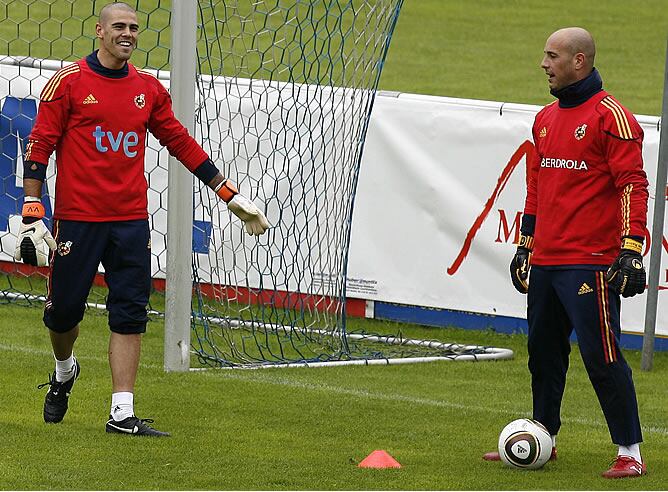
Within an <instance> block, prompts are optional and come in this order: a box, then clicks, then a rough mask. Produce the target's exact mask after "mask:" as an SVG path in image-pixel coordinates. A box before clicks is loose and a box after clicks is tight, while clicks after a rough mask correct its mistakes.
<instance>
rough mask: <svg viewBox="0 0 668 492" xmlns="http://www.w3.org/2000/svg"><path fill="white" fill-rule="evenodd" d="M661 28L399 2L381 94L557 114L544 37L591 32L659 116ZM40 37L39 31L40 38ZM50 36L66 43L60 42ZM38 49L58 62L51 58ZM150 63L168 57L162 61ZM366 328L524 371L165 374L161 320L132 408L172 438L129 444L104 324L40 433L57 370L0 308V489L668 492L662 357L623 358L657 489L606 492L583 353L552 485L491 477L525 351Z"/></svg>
mask: <svg viewBox="0 0 668 492" xmlns="http://www.w3.org/2000/svg"><path fill="white" fill-rule="evenodd" d="M10 3H12V2H10ZM16 3H17V2H13V4H14V5H16ZM47 3H48V2H47ZM53 3H54V4H57V6H58V8H55V9H54V12H58V13H60V14H62V13H63V12H65V11H66V9H65V7H66V6H67V5H68V4H70V3H71V2H64V1H62V0H58V2H53ZM79 3H81V4H82V5H83V4H85V6H86V8H81V9H75V10H76V11H77V12H78V13H79V14H80V15H81V16H82V17H84V18H85V17H86V16H87V15H89V14H88V13H87V12H88V11H87V10H86V9H90V7H91V4H92V2H90V1H87V2H79ZM98 3H100V2H98ZM153 3H155V2H153ZM6 5H7V2H4V1H0V39H4V40H9V39H12V38H11V37H10V36H11V35H12V33H13V32H14V31H13V27H12V24H11V23H7V22H6V18H3V17H2V15H3V12H5V15H7V14H6V13H7V12H10V11H9V10H8V9H7V8H5V7H6ZM45 5H46V4H45V3H44V2H42V4H41V7H42V8H43V7H44V6H45ZM160 5H161V6H163V7H164V6H165V5H167V2H160ZM35 6H36V7H40V5H38V4H35ZM10 13H11V12H10ZM163 14H164V12H163ZM666 21H668V11H667V10H666V9H665V2H663V1H662V0H643V1H642V2H633V3H632V2H622V1H620V0H608V1H605V2H598V3H594V2H578V1H575V0H565V1H562V2H560V3H559V4H558V5H555V4H553V3H549V2H540V1H537V0H532V1H529V0H508V1H504V2H500V1H495V0H476V1H475V2H467V1H464V0H461V1H460V0H457V1H454V0H405V5H404V9H403V12H402V15H401V17H400V20H399V23H398V25H397V29H396V33H395V37H394V40H393V45H392V46H391V48H390V52H389V56H388V59H387V63H386V67H385V71H384V74H383V76H382V78H381V83H380V86H381V88H382V89H386V90H397V91H403V92H411V93H424V94H432V95H443V96H453V97H466V98H474V99H491V100H505V101H511V102H522V103H531V104H543V103H546V102H548V101H550V96H549V94H548V91H547V84H546V81H545V77H544V75H543V74H542V71H541V70H540V68H539V67H538V64H539V63H540V59H541V55H542V49H543V45H544V42H545V38H546V37H547V36H548V35H549V34H550V33H551V32H552V31H553V30H554V29H556V28H559V27H564V26H567V25H581V26H583V27H586V28H588V29H590V30H591V31H592V33H593V34H594V36H595V38H596V40H597V43H598V49H599V56H598V58H597V63H596V65H597V67H598V68H599V70H600V71H601V73H602V75H603V78H604V84H605V87H606V88H607V89H609V90H610V91H611V92H613V93H614V94H615V95H616V96H617V97H619V99H620V100H621V101H622V102H623V103H624V104H626V105H627V106H628V107H629V108H631V109H632V110H633V111H634V112H636V113H641V114H655V115H656V114H659V113H660V111H661V107H660V106H661V94H662V84H663V69H664V61H665V42H666V39H665V37H666V29H665V26H666V25H667V22H666ZM33 24H35V23H33ZM31 29H32V31H31V32H33V33H39V29H40V27H39V26H38V25H37V24H35V25H34V26H32V27H31ZM42 29H43V30H44V32H49V30H51V31H52V32H56V31H57V30H58V26H57V25H51V26H49V25H46V26H42ZM157 32H158V31H154V32H152V33H151V34H149V36H150V37H155V36H156V35H157ZM35 36H36V39H38V35H35ZM24 44H25V43H24V42H22V41H19V40H17V41H16V42H7V43H4V44H3V42H2V41H0V54H4V53H3V50H5V48H6V50H7V51H8V52H10V53H12V54H13V51H12V50H14V49H21V46H23V45H24ZM42 45H43V46H42V48H41V49H43V50H45V51H46V52H47V53H48V50H49V49H51V48H49V47H48V46H47V45H46V44H44V43H42ZM69 45H71V43H69V44H68V42H67V41H66V40H64V41H62V42H61V44H60V45H58V46H59V47H58V50H65V52H66V50H67V49H68V46H69ZM58 50H56V51H55V52H52V53H51V56H52V57H55V56H56V55H58V54H59V51H58ZM156 56H157V57H158V58H160V57H163V58H164V53H163V54H162V55H160V54H156ZM0 280H2V278H1V277H0ZM38 284H39V283H37V284H36V285H38ZM0 285H1V284H0ZM508 288H512V287H511V286H510V283H509V285H508ZM351 323H354V324H358V323H361V322H360V321H351ZM364 323H365V325H364V326H365V327H366V328H367V329H368V330H369V331H376V332H385V333H396V332H397V331H399V330H401V331H402V333H403V334H404V335H406V336H409V337H413V338H429V339H439V340H443V341H447V342H460V343H471V344H483V345H494V346H500V347H508V348H512V349H513V350H514V351H515V358H514V360H511V361H500V362H483V363H468V362H443V363H430V364H418V365H403V366H390V367H342V368H327V369H325V368H322V369H266V370H239V371H229V370H211V371H200V372H190V373H186V374H175V373H165V372H164V371H163V370H162V349H163V337H162V332H163V323H162V320H160V319H156V320H154V321H152V322H151V323H150V324H149V329H148V333H147V335H146V336H145V339H144V349H143V355H142V365H141V368H140V374H139V378H138V383H137V394H136V400H135V404H136V410H137V413H138V415H139V416H140V417H144V418H147V417H150V418H155V419H156V424H155V425H156V427H157V428H159V429H161V430H167V431H170V432H172V434H173V437H171V438H169V439H164V440H151V439H142V438H126V437H123V436H112V435H107V434H105V432H104V422H105V420H106V418H107V414H108V412H109V404H110V392H111V382H110V375H109V368H108V364H107V360H106V351H107V340H108V329H107V327H106V318H105V317H104V316H101V315H99V314H93V313H89V314H88V315H87V317H86V320H85V321H84V323H83V324H82V330H81V332H82V333H81V337H80V339H79V342H78V343H77V347H76V354H77V357H78V358H79V360H80V362H81V364H82V373H81V378H80V380H79V381H78V382H77V384H76V386H75V387H74V392H73V395H72V399H71V407H70V411H69V413H68V415H67V417H66V419H65V421H64V422H63V423H62V424H58V425H46V424H44V423H43V421H42V416H41V411H42V402H43V397H44V393H45V390H44V389H42V390H38V389H37V385H38V384H40V383H43V382H45V381H46V380H47V378H48V373H49V372H50V371H52V370H53V357H52V355H51V351H50V345H49V342H48V336H47V332H46V329H45V328H44V327H43V325H42V322H41V310H40V309H39V308H26V307H18V306H12V305H7V304H0V334H1V338H0V374H2V389H1V390H0V432H1V433H2V439H0V489H3V490H11V489H18V490H36V489H37V490H38V489H45V490H95V489H105V490H146V489H173V490H195V489H220V490H272V489H273V490H307V489H310V490H313V489H317V490H450V489H467V490H554V489H568V490H572V489H582V490H620V489H622V490H662V489H665V488H666V483H668V471H667V470H668V414H667V413H666V410H665V409H666V408H667V407H668V386H667V385H666V383H665V381H666V376H667V375H668V354H666V353H657V354H656V355H655V359H654V369H653V370H652V371H651V372H643V371H640V369H639V367H640V354H639V352H637V351H626V356H627V358H628V360H629V363H630V365H631V367H632V369H633V370H634V378H635V382H636V388H637V391H638V400H639V405H640V413H641V421H642V424H643V431H644V435H645V444H643V447H642V450H643V456H644V458H645V461H646V462H647V464H648V468H649V474H648V475H647V476H646V477H643V478H640V479H636V480H625V481H609V480H604V479H602V478H600V476H599V475H600V473H601V472H602V471H603V470H605V469H606V468H607V467H608V465H609V463H610V461H611V460H612V458H613V457H614V455H615V453H616V448H615V446H614V445H612V444H611V443H610V438H609V435H608V432H607V428H606V426H605V421H604V419H603V415H602V412H601V410H600V408H599V405H598V402H597V400H596V397H595V394H594V391H593V389H592V388H591V385H590V383H589V381H588V379H587V375H586V372H585V370H584V368H583V365H582V362H581V360H580V357H579V355H578V353H577V348H575V347H574V353H573V355H572V357H571V369H570V371H569V376H568V383H567V388H566V395H565V398H564V404H563V409H562V419H563V427H562V431H561V432H560V434H559V439H558V446H559V459H558V460H557V461H556V462H553V463H549V464H548V465H547V466H546V467H545V468H544V469H542V470H539V471H536V472H522V471H517V470H511V469H509V468H506V467H504V466H502V465H500V464H498V463H497V464H495V463H487V462H483V461H482V460H481V459H480V456H481V455H482V453H484V452H485V451H489V450H491V449H494V448H495V446H496V439H497V436H498V433H499V431H500V430H501V429H502V428H503V426H504V425H505V424H506V423H508V422H509V421H510V420H513V419H515V418H518V417H523V416H528V415H530V411H531V396H530V387H529V375H528V370H527V367H526V365H527V353H526V348H525V345H526V337H524V336H521V335H512V336H510V335H502V334H496V333H493V332H491V331H468V330H461V329H456V328H452V329H429V328H424V327H419V326H409V325H399V324H396V323H391V322H381V321H373V322H369V321H367V322H364ZM375 449H385V450H386V451H388V452H389V453H391V454H392V455H393V456H394V457H395V458H396V459H397V460H398V461H399V462H401V463H402V465H403V468H402V469H400V470H364V469H359V468H357V467H356V463H357V462H359V461H361V460H362V459H363V458H364V457H365V456H366V455H367V454H369V453H370V452H371V451H373V450H375Z"/></svg>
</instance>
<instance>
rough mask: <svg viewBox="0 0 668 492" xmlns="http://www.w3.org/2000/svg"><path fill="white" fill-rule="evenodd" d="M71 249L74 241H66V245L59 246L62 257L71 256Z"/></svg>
mask: <svg viewBox="0 0 668 492" xmlns="http://www.w3.org/2000/svg"><path fill="white" fill-rule="evenodd" d="M71 249H72V241H65V242H64V243H60V244H59V245H58V254H59V255H60V256H66V255H69V254H70V251H71Z"/></svg>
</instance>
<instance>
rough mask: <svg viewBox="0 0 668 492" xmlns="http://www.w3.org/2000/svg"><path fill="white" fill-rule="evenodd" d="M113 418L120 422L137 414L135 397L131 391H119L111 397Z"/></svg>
mask: <svg viewBox="0 0 668 492" xmlns="http://www.w3.org/2000/svg"><path fill="white" fill-rule="evenodd" d="M110 413H111V417H112V418H113V419H114V420H115V421H116V422H120V421H121V420H123V419H126V418H128V417H132V416H133V415H134V414H135V409H134V395H133V394H132V393H130V392H129V391H119V392H118V393H112V395H111V412H110Z"/></svg>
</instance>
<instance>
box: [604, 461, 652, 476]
mask: <svg viewBox="0 0 668 492" xmlns="http://www.w3.org/2000/svg"><path fill="white" fill-rule="evenodd" d="M646 473H647V467H646V466H645V463H643V464H640V463H638V462H637V461H636V460H635V459H634V458H631V457H630V456H617V458H616V459H615V462H614V463H613V464H612V466H611V467H610V469H609V470H607V471H604V472H603V477H604V478H626V477H629V478H633V477H639V476H640V475H645V474H646Z"/></svg>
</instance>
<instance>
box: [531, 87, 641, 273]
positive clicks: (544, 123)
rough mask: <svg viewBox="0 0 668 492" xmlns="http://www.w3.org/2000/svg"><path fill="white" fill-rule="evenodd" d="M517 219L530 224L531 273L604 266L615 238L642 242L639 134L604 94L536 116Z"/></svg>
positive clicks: (615, 246) (611, 257) (631, 118)
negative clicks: (539, 268)
mask: <svg viewBox="0 0 668 492" xmlns="http://www.w3.org/2000/svg"><path fill="white" fill-rule="evenodd" d="M533 139H534V144H535V147H536V152H535V153H534V156H533V157H532V159H531V160H530V162H529V173H528V180H527V196H526V202H525V208H524V213H525V214H532V215H535V216H536V228H535V233H534V238H535V244H534V251H533V256H532V260H531V262H532V264H534V265H609V264H611V263H612V262H613V261H614V260H615V258H616V256H617V255H618V254H619V249H620V243H621V237H623V236H640V237H644V235H645V226H646V221H647V197H648V192H647V186H648V182H647V176H646V174H645V171H644V170H643V161H642V140H643V131H642V128H641V127H640V125H639V124H638V122H637V121H636V119H635V118H634V116H633V114H631V113H630V112H629V111H628V110H627V109H626V108H624V107H623V106H622V105H621V104H620V103H619V102H618V101H617V100H615V99H614V98H613V97H612V96H611V95H609V94H608V93H607V92H605V91H600V92H598V93H597V94H595V95H594V96H592V97H591V98H590V99H588V100H587V101H586V102H584V103H582V104H580V105H578V106H576V107H573V108H562V107H559V104H558V103H557V102H554V103H552V104H550V105H548V106H546V107H545V108H543V109H542V110H541V111H540V112H539V113H538V114H537V115H536V119H535V122H534V125H533Z"/></svg>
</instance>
